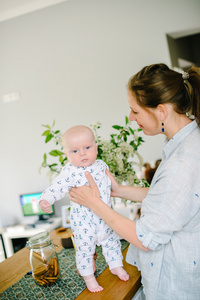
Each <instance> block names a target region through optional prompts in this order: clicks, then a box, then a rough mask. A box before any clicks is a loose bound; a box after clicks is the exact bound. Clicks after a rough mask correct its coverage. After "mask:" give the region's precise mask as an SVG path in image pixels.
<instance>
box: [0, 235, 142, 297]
mask: <svg viewBox="0 0 200 300" xmlns="http://www.w3.org/2000/svg"><path fill="white" fill-rule="evenodd" d="M50 235H51V238H52V239H53V240H54V243H55V244H57V245H59V247H58V248H57V249H56V251H57V252H60V250H61V249H62V248H63V247H62V245H61V238H62V237H67V236H70V235H71V230H70V229H67V231H66V232H62V233H57V232H56V230H53V231H52V232H51V233H50ZM126 252H127V249H125V250H124V251H123V256H124V257H125V255H126ZM29 255H30V252H29V250H28V249H26V248H23V249H21V250H19V251H18V252H16V253H15V254H14V255H13V256H11V257H9V258H7V259H6V260H5V261H3V262H2V263H0V293H1V292H3V291H4V290H6V289H7V288H8V287H10V286H11V285H13V284H14V283H15V282H17V281H19V280H20V279H21V278H22V277H23V276H24V275H25V274H26V273H27V272H29V271H30V270H31V267H30V263H29ZM123 263H124V269H125V270H126V271H127V272H128V274H129V276H130V279H129V280H128V281H126V282H124V281H121V280H120V279H119V278H118V277H117V276H115V275H113V274H111V272H110V271H109V269H108V268H106V270H105V271H104V272H102V273H101V275H100V276H99V277H98V282H99V284H100V285H101V286H103V288H104V290H103V291H102V292H99V293H90V292H89V291H88V290H87V289H85V290H84V291H83V292H82V293H81V294H80V295H79V296H78V297H77V298H76V299H77V300H83V299H87V300H90V299H93V300H94V299H95V300H116V299H119V300H130V299H132V297H133V296H134V295H135V293H136V292H137V290H138V289H139V287H140V285H141V284H140V272H138V270H137V268H136V267H134V266H132V265H129V264H128V263H127V262H125V260H124V262H123Z"/></svg>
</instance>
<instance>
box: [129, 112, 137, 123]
mask: <svg viewBox="0 0 200 300" xmlns="http://www.w3.org/2000/svg"><path fill="white" fill-rule="evenodd" d="M128 118H129V121H136V117H135V115H134V113H133V112H132V111H131V112H130V114H129V117H128Z"/></svg>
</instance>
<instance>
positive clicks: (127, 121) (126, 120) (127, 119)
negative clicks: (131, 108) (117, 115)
mask: <svg viewBox="0 0 200 300" xmlns="http://www.w3.org/2000/svg"><path fill="white" fill-rule="evenodd" d="M125 122H126V125H127V124H128V123H129V118H128V117H127V116H125Z"/></svg>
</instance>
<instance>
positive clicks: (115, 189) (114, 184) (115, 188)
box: [106, 170, 120, 197]
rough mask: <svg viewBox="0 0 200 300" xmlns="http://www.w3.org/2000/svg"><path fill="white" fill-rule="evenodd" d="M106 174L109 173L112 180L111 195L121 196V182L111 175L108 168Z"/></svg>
mask: <svg viewBox="0 0 200 300" xmlns="http://www.w3.org/2000/svg"><path fill="white" fill-rule="evenodd" d="M106 174H107V175H108V177H109V178H110V180H111V194H110V196H111V197H118V196H119V190H120V185H119V183H117V181H116V180H115V178H114V177H113V176H112V175H111V173H110V172H109V171H108V170H106Z"/></svg>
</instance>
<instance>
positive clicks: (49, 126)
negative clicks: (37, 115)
mask: <svg viewBox="0 0 200 300" xmlns="http://www.w3.org/2000/svg"><path fill="white" fill-rule="evenodd" d="M42 126H43V127H47V128H49V129H51V127H50V126H49V125H42Z"/></svg>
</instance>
